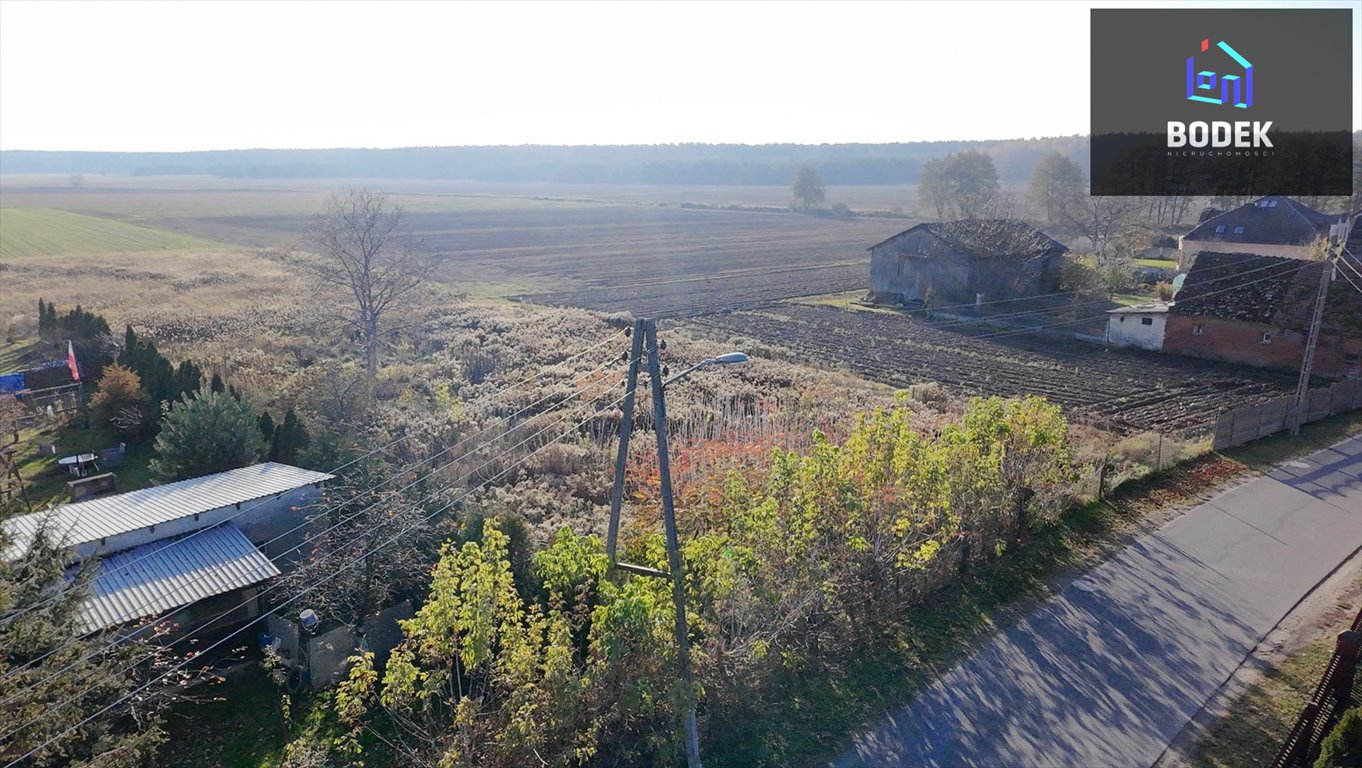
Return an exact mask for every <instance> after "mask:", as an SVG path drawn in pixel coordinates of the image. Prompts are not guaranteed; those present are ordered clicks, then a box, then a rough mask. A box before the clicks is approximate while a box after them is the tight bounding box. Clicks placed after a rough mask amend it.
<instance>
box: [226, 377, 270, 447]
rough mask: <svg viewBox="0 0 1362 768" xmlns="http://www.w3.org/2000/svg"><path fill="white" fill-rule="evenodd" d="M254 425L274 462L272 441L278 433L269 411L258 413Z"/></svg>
mask: <svg viewBox="0 0 1362 768" xmlns="http://www.w3.org/2000/svg"><path fill="white" fill-rule="evenodd" d="M213 378H215V379H216V378H217V377H216V376H214V377H213ZM255 423H256V426H258V427H260V437H261V438H262V439H264V441H265V443H266V444H267V445H269V446H270V453H269V459H270V461H274V453H275V449H274V440H275V437H276V432H277V431H278V430H277V429H275V426H274V417H273V416H271V415H270V412H269V411H262V412H261V413H260V418H259V419H257V420H256V422H255Z"/></svg>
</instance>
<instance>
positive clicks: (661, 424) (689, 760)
mask: <svg viewBox="0 0 1362 768" xmlns="http://www.w3.org/2000/svg"><path fill="white" fill-rule="evenodd" d="M645 345H646V347H647V360H648V378H649V379H650V380H651V382H652V395H653V397H652V399H653V429H654V431H655V432H656V434H657V469H658V479H659V480H660V481H661V486H662V489H661V490H662V527H663V530H664V532H665V535H666V541H667V566H668V567H667V570H666V571H662V570H659V569H657V568H649V567H647V566H642V565H634V564H632V563H622V562H619V561H618V560H617V559H616V556H615V539H616V536H617V535H618V532H619V520H620V507H621V505H622V503H623V499H624V467H625V459H626V457H627V455H628V452H629V434H630V432H632V431H633V411H634V393H635V390H636V388H637V383H638V374H639V368H640V367H641V363H642V360H643V352H644V347H645ZM658 348H659V344H658V339H657V324H656V322H655V321H652V320H641V319H640V320H636V321H634V332H633V347H632V349H631V350H630V352H629V354H628V356H627V359H628V360H629V376H628V379H627V383H626V385H625V399H624V412H623V417H622V418H621V420H620V442H619V452H618V454H617V455H616V456H615V488H614V492H613V493H612V494H611V497H610V528H609V533H608V535H607V537H606V544H605V550H606V554H607V555H608V556H609V558H610V561H611V563H612V564H613V565H614V567H616V568H619V569H620V570H623V571H628V572H630V573H635V574H638V575H641V576H652V577H655V578H662V579H669V580H670V581H671V583H672V604H673V607H674V608H675V610H676V657H677V667H678V670H677V671H678V673H679V675H680V677H681V680H682V682H683V683H684V684H685V686H686V698H687V704H688V706H687V708H686V714H685V722H684V728H685V748H686V765H687V766H688V768H701V766H700V734H699V728H698V726H697V723H696V718H695V699H694V682H693V680H692V678H691V668H690V635H689V632H688V630H687V629H686V602H685V598H686V592H685V582H684V574H683V573H682V570H681V569H682V561H681V543H680V540H679V538H678V536H677V532H676V510H675V508H674V506H673V503H672V475H671V465H670V462H669V460H668V457H667V404H666V397H665V395H664V394H663V392H664V390H665V388H666V386H667V385H668V384H671V383H673V382H675V381H678V380H679V379H681V378H683V377H685V376H687V375H688V374H690V373H691V372H693V371H695V370H697V369H700V368H705V367H708V366H711V365H734V364H736V363H745V362H747V355H745V354H743V353H742V352H729V353H727V354H723V355H719V356H718V357H710V358H706V359H704V360H701V361H700V362H698V363H696V364H695V365H692V366H691V367H689V368H687V369H685V370H684V371H681V372H680V373H678V374H676V375H675V376H672V377H670V378H667V379H663V373H662V364H661V361H660V360H659V355H658V352H659V349H658Z"/></svg>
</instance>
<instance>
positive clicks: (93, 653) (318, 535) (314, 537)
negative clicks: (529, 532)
mask: <svg viewBox="0 0 1362 768" xmlns="http://www.w3.org/2000/svg"><path fill="white" fill-rule="evenodd" d="M609 362H613V361H607V362H606V363H604V364H602V365H600V366H597V367H596V368H595V369H593V370H592V371H589V372H588V373H587V374H586V375H587V376H590V375H591V374H593V373H594V372H595V371H596V370H600V369H601V368H604V367H605V365H608V364H609ZM584 392H585V390H580V391H578V392H574V394H572V395H571V396H569V399H572V398H576V397H577V396H578V395H580V394H583V393H584ZM544 399H547V398H544ZM539 402H543V399H541V400H540V401H539ZM528 407H531V406H527V408H528ZM522 410H524V409H522ZM514 415H515V414H512V417H513V416H514ZM505 418H511V417H504V419H505ZM565 418H566V417H563V418H560V419H559V420H558V421H556V422H554V423H553V424H550V425H548V426H547V427H544V428H541V429H540V430H539V431H537V432H535V433H534V434H532V435H530V436H529V437H527V438H525V439H524V440H522V441H521V442H519V443H517V444H516V445H514V446H512V447H511V448H509V449H506V450H504V451H503V452H502V453H501V454H498V455H497V456H495V457H493V458H492V459H489V460H488V462H486V463H484V464H483V465H481V466H479V467H477V468H475V469H474V470H472V472H476V471H477V470H479V469H482V468H484V467H486V466H487V465H488V464H489V463H491V462H492V461H495V460H497V459H500V458H502V457H504V456H506V455H508V454H509V453H511V452H512V451H514V450H515V449H517V448H519V447H520V446H522V445H524V444H525V443H526V442H528V441H530V440H532V439H534V438H535V437H537V436H539V435H540V434H543V433H544V432H545V431H547V430H548V429H550V428H552V427H553V426H556V425H557V424H559V423H561V422H562V421H563V420H564V419H565ZM494 424H495V422H494ZM494 424H493V425H494ZM493 425H489V426H488V427H486V428H484V429H483V430H481V431H480V432H479V433H477V434H481V433H482V432H486V431H487V429H490V428H491V426H493ZM517 426H519V425H517ZM513 429H514V427H513ZM474 436H476V434H475V435H474ZM472 437H473V436H470V437H469V438H466V439H464V440H462V441H460V442H459V443H457V444H455V445H453V446H450V447H448V448H446V449H444V450H443V451H441V452H440V453H437V454H435V455H434V456H431V457H428V458H426V459H423V460H421V461H420V462H414V463H413V464H424V463H426V462H427V461H431V460H432V459H434V458H436V457H438V456H440V455H442V454H444V453H448V452H450V451H452V450H453V449H454V448H456V447H458V446H459V445H462V444H464V443H467V442H468V441H469V440H471V439H472ZM459 458H461V457H455V458H452V459H450V460H449V461H447V462H445V463H444V464H441V465H439V466H436V467H432V468H431V469H430V470H429V471H428V472H426V473H425V474H424V475H422V476H420V477H418V478H417V479H415V480H413V481H411V482H410V483H408V484H407V485H405V486H403V487H402V488H399V489H397V492H399V493H400V492H402V491H406V490H409V489H410V488H412V487H413V486H415V485H417V484H419V483H421V482H423V481H424V480H426V479H428V478H429V477H430V476H431V475H433V474H435V473H436V472H438V471H440V470H442V469H445V468H447V467H449V466H450V465H452V464H453V463H454V462H455V461H458V460H459ZM410 469H411V467H410V466H409V467H407V468H404V469H403V470H401V471H399V472H397V473H394V474H392V475H390V476H389V479H392V478H394V477H400V476H401V475H402V474H404V473H405V472H407V471H409V470H410ZM468 476H471V472H470V475H465V477H464V478H462V479H464V480H466V479H467V477H468ZM386 482H387V481H386V480H385V481H384V482H383V483H379V484H378V485H379V486H381V485H383V484H385V483H386ZM450 485H452V483H451V484H449V485H446V486H444V487H442V488H440V489H438V490H441V491H443V490H448V488H449V487H450ZM377 487H378V486H374V487H373V488H369V489H367V490H361V491H359V492H358V493H356V494H354V495H353V496H350V497H348V498H347V499H345V500H343V501H341V502H338V503H337V504H335V505H333V506H332V507H330V508H329V509H328V510H326V511H330V510H332V509H337V508H339V507H341V506H343V505H344V504H346V503H348V502H350V501H353V500H355V499H357V498H358V497H359V496H361V495H363V494H365V493H372V492H373V491H374V490H376V489H377ZM377 504H378V502H373V503H371V504H369V505H368V506H366V507H362V508H361V509H359V510H357V511H355V512H353V513H351V514H350V515H349V516H348V517H345V518H342V519H341V520H338V521H337V522H335V523H333V524H332V525H331V526H329V527H328V528H326V529H324V530H322V531H320V532H317V533H315V534H313V535H311V536H309V537H308V538H306V539H305V540H304V541H302V542H299V543H298V544H296V545H294V546H293V547H290V548H289V549H287V550H284V551H283V552H281V553H279V554H278V555H276V556H275V558H276V559H279V558H282V557H283V556H285V555H287V554H289V553H290V552H293V551H295V550H298V549H300V548H301V547H303V546H305V545H306V544H309V543H311V542H312V541H315V540H317V539H319V538H321V537H322V536H324V535H325V534H327V533H329V532H330V531H332V530H334V529H336V528H339V527H340V526H342V525H344V524H346V523H348V522H349V521H351V520H353V519H355V518H356V517H358V516H360V515H361V514H363V513H364V512H366V511H368V510H369V509H372V508H373V507H374V506H376V505H377ZM313 519H315V517H314V518H313ZM221 524H222V523H219V524H216V525H214V526H211V527H210V528H206V529H201V530H210V529H211V528H216V527H218V525H221ZM309 524H310V523H309V522H307V521H305V522H304V523H301V524H300V525H298V526H295V527H294V528H292V529H290V530H289V531H285V532H284V533H282V534H279V535H278V536H276V537H275V538H274V539H271V540H270V541H267V542H265V545H268V544H269V543H272V542H273V541H276V540H278V539H279V538H282V537H283V536H286V535H288V534H289V533H291V532H293V531H296V530H298V529H299V528H302V527H305V526H307V525H309ZM185 538H188V537H185ZM178 541H183V539H180V540H177V541H176V542H172V544H171V546H173V545H174V544H175V543H178ZM162 549H165V548H164V547H163V548H162ZM158 551H160V550H158ZM201 580H202V579H199V580H190V581H187V582H185V583H182V584H180V585H179V586H178V587H176V588H175V589H173V590H171V591H170V592H168V593H166V594H162V595H159V596H157V597H155V598H153V599H152V600H150V601H148V602H147V603H146V604H144V605H143V606H141V609H145V608H147V607H149V606H150V605H152V604H154V603H155V602H158V601H159V600H163V599H165V598H167V597H170V596H172V595H174V594H178V593H179V592H180V591H181V590H183V589H185V588H188V587H190V586H192V585H193V584H194V583H196V582H197V581H201ZM275 586H278V585H275ZM274 588H275V587H270V588H267V589H266V590H265V591H264V592H262V593H260V594H259V595H257V598H258V597H259V596H261V595H263V594H266V593H268V592H269V591H271V590H272V589H274ZM248 602H250V601H247V602H244V603H242V604H241V605H238V606H235V607H234V608H232V609H230V610H228V611H226V612H224V613H223V614H222V615H221V616H218V617H215V618H214V619H213V621H216V620H217V619H218V618H222V616H226V615H227V614H230V613H231V612H232V611H235V610H237V609H238V608H241V607H243V606H244V605H246V604H247V603H248ZM139 610H140V609H139ZM209 623H211V621H210V622H209ZM127 639H128V638H127V637H120V638H117V639H115V640H114V641H113V642H111V643H110V644H108V645H106V646H105V647H103V648H101V649H99V650H95V651H91V652H90V653H89V654H87V655H86V656H83V657H81V658H80V659H77V660H76V661H74V662H72V663H71V664H69V665H68V666H67V667H64V668H63V669H61V670H58V671H56V672H54V673H52V674H51V675H48V676H44V677H43V678H41V679H39V680H37V681H35V682H34V683H33V684H32V685H30V686H27V687H25V688H23V689H21V690H20V691H17V692H16V693H15V694H13V695H11V696H10V697H9V698H8V699H6V700H5V701H4V702H0V705H3V704H8V703H9V702H10V701H12V700H14V699H16V698H18V696H19V695H22V694H23V693H25V692H27V691H29V690H32V689H33V688H35V687H37V686H38V685H39V684H41V683H42V682H44V681H50V680H53V679H55V678H56V677H58V676H60V675H61V674H64V673H65V672H67V671H70V670H71V669H73V668H74V667H75V666H76V665H77V664H79V663H81V662H83V661H85V660H87V659H89V658H92V657H94V656H96V655H98V654H99V653H102V652H104V651H107V650H109V649H112V648H114V647H116V646H117V645H119V644H120V643H121V642H125V641H126V640H127ZM181 639H185V638H181ZM77 641H78V639H72V640H70V641H67V642H66V643H63V644H62V645H59V646H57V647H56V648H54V649H52V650H51V651H48V652H47V653H46V654H43V655H42V656H40V657H38V658H37V659H34V660H31V661H30V662H28V664H26V665H25V666H31V665H32V664H34V663H36V662H39V661H41V660H42V659H44V658H47V657H49V656H51V655H53V654H55V653H57V652H59V651H61V650H62V649H64V648H66V647H70V646H71V645H74V644H75V643H76V642H77Z"/></svg>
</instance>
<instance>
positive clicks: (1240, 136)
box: [1168, 38, 1272, 149]
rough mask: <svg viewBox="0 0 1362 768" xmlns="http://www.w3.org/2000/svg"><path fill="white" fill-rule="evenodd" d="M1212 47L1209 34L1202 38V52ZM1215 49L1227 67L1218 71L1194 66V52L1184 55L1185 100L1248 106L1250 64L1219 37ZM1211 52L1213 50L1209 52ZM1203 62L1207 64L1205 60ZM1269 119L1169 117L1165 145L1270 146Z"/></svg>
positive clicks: (1235, 106)
mask: <svg viewBox="0 0 1362 768" xmlns="http://www.w3.org/2000/svg"><path fill="white" fill-rule="evenodd" d="M1210 47H1211V40H1210V38H1203V39H1202V41H1201V53H1207V52H1208V51H1209V50H1210ZM1216 49H1217V50H1218V51H1219V52H1221V53H1223V54H1224V55H1225V57H1227V59H1228V63H1229V66H1230V70H1229V71H1226V72H1224V73H1217V72H1216V71H1215V70H1213V69H1203V70H1200V71H1198V70H1197V63H1196V55H1195V54H1193V55H1191V56H1188V57H1187V69H1186V82H1185V85H1186V88H1187V100H1188V101H1196V102H1200V103H1202V104H1211V105H1215V106H1219V107H1225V106H1229V107H1234V108H1236V109H1248V108H1249V107H1252V106H1253V64H1252V63H1251V62H1250V61H1249V60H1248V59H1246V58H1244V57H1243V56H1242V55H1241V54H1240V53H1239V52H1238V51H1236V50H1235V49H1234V48H1233V47H1232V46H1230V44H1229V43H1227V42H1225V41H1224V40H1221V41H1220V42H1219V43H1216ZM1212 55H1214V54H1212ZM1206 66H1208V67H1209V66H1210V64H1207V65H1206ZM1271 127H1272V121H1271V120H1268V121H1266V122H1259V121H1244V120H1239V121H1235V122H1233V123H1231V122H1228V121H1223V120H1213V121H1210V122H1203V121H1199V120H1198V121H1194V122H1192V123H1190V124H1189V123H1184V122H1180V121H1176V120H1169V121H1168V147H1169V149H1175V148H1180V147H1187V146H1191V147H1207V146H1210V147H1230V146H1232V147H1235V148H1238V149H1256V148H1262V147H1271V146H1272V140H1271V139H1269V138H1268V135H1267V131H1268V129H1269V128H1271Z"/></svg>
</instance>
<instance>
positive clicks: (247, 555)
mask: <svg viewBox="0 0 1362 768" xmlns="http://www.w3.org/2000/svg"><path fill="white" fill-rule="evenodd" d="M278 575H279V569H278V568H276V567H275V565H274V563H271V562H270V560H269V558H267V557H265V555H264V554H263V553H261V552H260V550H258V549H256V548H255V545H254V544H252V543H251V542H250V540H249V539H247V538H246V535H245V534H244V533H242V532H241V531H239V530H237V529H235V528H233V527H232V526H230V525H219V526H217V527H215V528H209V529H207V530H203V531H198V532H197V533H196V534H194V535H193V536H188V537H184V538H180V539H177V540H174V541H165V540H162V541H154V542H151V543H150V544H143V545H142V546H140V547H133V548H132V549H127V550H124V551H122V552H119V553H118V554H116V555H111V556H109V557H106V558H104V559H103V560H101V561H100V563H99V570H98V571H97V572H96V575H95V578H94V582H93V584H92V588H91V593H92V596H91V598H90V599H89V600H88V601H86V603H85V604H84V605H83V606H82V608H81V612H80V616H79V617H78V619H79V621H80V623H81V624H83V625H84V627H85V631H87V632H94V631H95V630H98V629H100V628H102V627H107V626H113V625H117V624H124V623H126V622H129V621H134V620H136V619H141V618H145V617H147V616H157V615H159V614H162V613H165V612H166V611H170V610H173V609H175V608H179V607H180V606H184V605H189V604H190V603H193V602H197V601H199V600H202V599H204V598H207V597H212V596H214V595H220V594H223V593H224V592H231V591H232V590H235V589H241V588H242V587H249V586H251V585H252V584H258V583H260V582H262V581H264V580H266V579H269V578H272V577H274V576H278Z"/></svg>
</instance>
